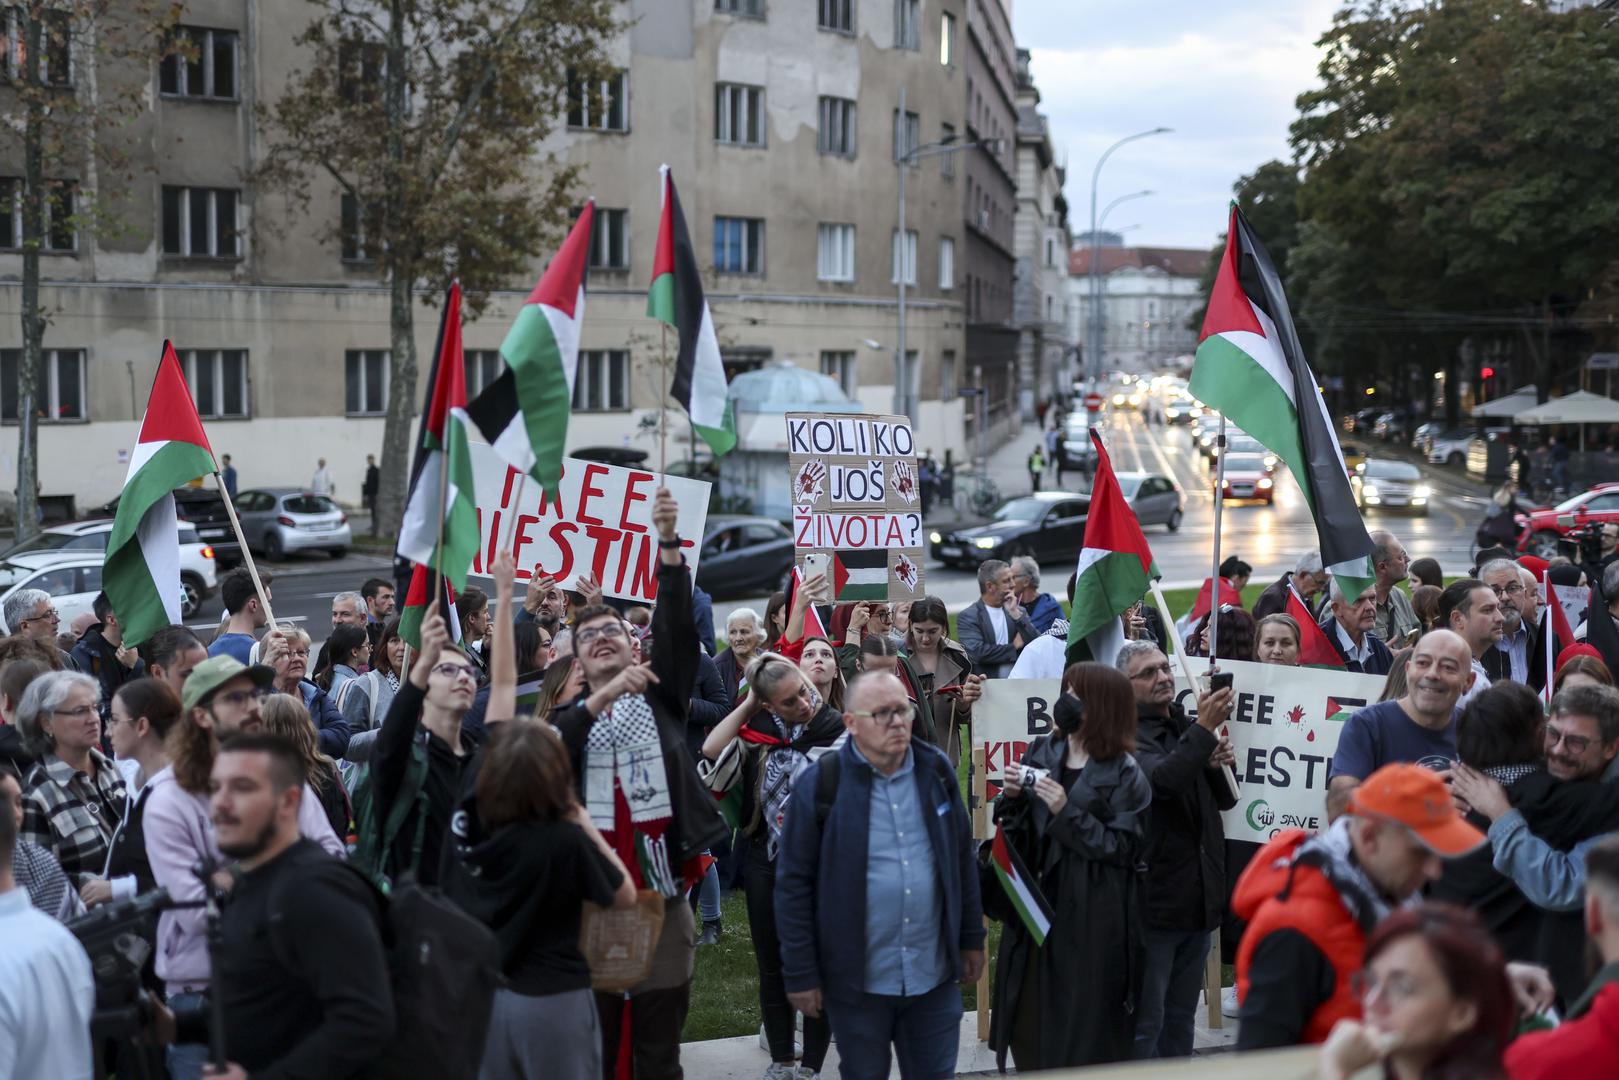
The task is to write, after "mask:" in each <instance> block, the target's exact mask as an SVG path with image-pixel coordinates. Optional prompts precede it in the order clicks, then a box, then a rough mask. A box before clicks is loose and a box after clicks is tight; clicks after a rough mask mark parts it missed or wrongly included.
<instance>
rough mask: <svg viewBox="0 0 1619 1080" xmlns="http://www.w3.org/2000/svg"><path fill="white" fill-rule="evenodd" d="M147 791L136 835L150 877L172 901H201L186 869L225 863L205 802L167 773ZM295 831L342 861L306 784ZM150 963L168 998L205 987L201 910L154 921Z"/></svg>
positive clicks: (204, 929) (205, 926) (338, 841)
mask: <svg viewBox="0 0 1619 1080" xmlns="http://www.w3.org/2000/svg"><path fill="white" fill-rule="evenodd" d="M150 786H151V789H152V793H151V794H150V795H148V796H147V797H146V811H145V816H144V817H143V818H142V829H143V831H144V833H145V836H146V858H147V860H148V861H149V862H151V864H152V876H153V877H154V878H156V879H157V884H158V886H159V887H160V888H164V889H167V890H169V896H170V897H172V898H173V899H175V900H181V901H187V900H201V899H202V898H203V895H202V883H201V882H199V881H198V880H197V878H196V876H195V875H194V874H192V872H191V868H192V867H193V866H195V865H196V864H197V862H198V861H199V860H201V859H202V858H203V857H204V856H207V857H208V858H211V859H213V860H214V861H215V862H217V863H221V864H223V863H224V862H225V861H226V860H225V857H224V856H223V855H221V854H220V853H219V843H218V841H217V840H216V839H215V838H214V825H213V820H212V818H211V817H210V816H209V811H208V796H206V795H193V794H192V793H191V792H189V791H187V790H185V789H184V788H182V787H181V786H180V785H179V783H177V782H176V781H175V779H174V770H173V769H172V768H169V769H164V770H163V771H162V772H160V773H158V774H157V775H156V776H154V777H152V779H151V781H150ZM298 829H299V831H300V832H301V833H303V835H304V836H306V837H308V838H309V839H311V840H313V841H315V842H316V843H317V844H319V845H320V846H321V847H322V848H324V849H326V851H328V852H330V853H331V854H332V855H335V856H337V857H338V858H343V857H344V855H345V851H344V847H343V841H342V840H341V839H340V838H339V837H338V836H337V834H336V833H334V832H332V826H331V824H330V823H329V822H328V821H327V820H326V813H325V811H323V810H322V809H321V805H320V800H319V799H318V798H316V796H315V793H314V792H313V791H311V790H310V788H309V785H308V784H305V785H304V797H303V800H302V801H301V802H300V803H299V804H298ZM155 963H156V967H157V977H158V978H160V979H162V980H164V983H165V989H166V990H167V991H168V993H169V994H171V995H172V994H178V993H186V992H194V991H198V990H202V989H204V988H205V987H207V985H208V921H207V917H206V916H205V915H204V914H203V909H202V908H200V907H195V908H177V909H175V910H171V911H165V912H164V913H163V914H162V915H161V916H159V918H158V922H157V957H156V961H155Z"/></svg>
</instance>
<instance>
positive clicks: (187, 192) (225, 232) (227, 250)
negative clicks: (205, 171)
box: [163, 185, 241, 259]
mask: <svg viewBox="0 0 1619 1080" xmlns="http://www.w3.org/2000/svg"><path fill="white" fill-rule="evenodd" d="M236 203H237V197H236V192H234V191H230V190H227V189H225V188H186V187H169V186H168V185H164V188H163V254H165V255H194V256H203V257H207V258H213V259H235V258H238V257H240V255H241V248H240V243H241V241H240V229H239V228H238V227H237V222H236Z"/></svg>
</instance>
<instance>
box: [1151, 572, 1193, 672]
mask: <svg viewBox="0 0 1619 1080" xmlns="http://www.w3.org/2000/svg"><path fill="white" fill-rule="evenodd" d="M1152 600H1153V605H1154V606H1155V607H1157V608H1158V617H1159V618H1160V619H1162V620H1163V621H1164V628H1165V633H1167V634H1169V635H1170V637H1171V638H1173V639H1174V641H1175V648H1174V650H1173V652H1174V654H1175V659H1177V660H1179V661H1180V662H1181V673H1182V674H1183V675H1185V676H1186V685H1188V686H1190V687H1193V688H1194V689H1195V688H1196V687H1197V676H1195V675H1193V674H1192V662H1191V661H1190V660H1189V659H1187V657H1186V644H1185V643H1184V642H1182V641H1181V640H1180V635H1178V634H1176V633H1175V620H1174V619H1172V618H1170V615H1169V604H1168V602H1166V601H1165V600H1164V590H1163V589H1161V588H1159V587H1158V579H1157V578H1154V579H1153V580H1152Z"/></svg>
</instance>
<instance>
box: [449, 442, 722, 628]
mask: <svg viewBox="0 0 1619 1080" xmlns="http://www.w3.org/2000/svg"><path fill="white" fill-rule="evenodd" d="M471 450H472V468H473V475H474V476H475V477H476V482H477V495H478V529H479V533H480V536H481V537H482V540H481V542H480V544H479V545H478V555H477V557H476V558H475V559H474V560H473V562H472V572H473V573H474V574H483V573H485V569H484V567H486V566H487V565H488V564H489V562H490V561H491V560H492V559H493V558H494V556H495V552H496V550H497V545H499V544H501V543H504V542H505V541H506V538H507V537H508V536H509V537H510V538H511V545H512V558H513V560H514V561H516V563H517V578H518V580H519V581H527V580H528V579H529V578H531V577H534V576H537V575H539V574H550V575H551V576H552V577H554V578H556V579H557V584H558V585H560V586H561V587H562V588H564V589H571V588H573V587H574V584H575V583H576V582H577V581H578V580H579V575H580V574H584V573H589V574H591V575H592V576H593V577H595V579H596V580H597V581H599V582H601V586H602V592H603V593H604V594H605V595H607V596H615V597H621V598H623V599H625V600H633V601H635V602H637V603H642V604H650V603H652V601H653V599H654V598H655V597H656V596H657V593H658V581H657V565H658V534H657V530H656V529H655V528H653V526H652V496H653V495H654V493H656V492H657V490H658V487H659V485H660V484H661V485H662V486H664V487H667V488H668V489H669V493H670V494H671V495H673V496H674V497H675V501H676V502H677V503H679V504H680V516H679V521H678V526H677V528H678V529H679V532H680V546H681V548H682V550H683V551H684V553H685V556H686V563H687V564H688V565H689V566H690V567H691V569H692V573H693V574H694V575H695V574H696V572H697V556H698V553H699V551H700V550H701V548H702V539H703V528H704V526H705V525H706V524H707V522H708V489H709V485H708V484H706V483H704V482H703V481H701V480H692V479H689V478H687V477H684V476H659V475H658V474H657V473H655V472H652V471H650V470H647V469H626V468H622V467H620V466H617V465H603V464H601V463H600V462H595V461H580V460H579V459H578V458H563V459H562V490H561V492H560V494H559V495H558V497H557V498H556V499H553V500H548V499H546V498H545V493H544V492H543V491H541V490H540V485H539V484H538V483H535V482H534V481H533V480H532V479H530V480H529V481H528V482H526V483H523V482H520V481H521V479H522V474H521V473H519V472H518V471H517V470H516V469H513V468H511V467H510V466H509V465H507V464H506V461H505V459H503V458H501V457H500V456H499V455H498V454H496V453H495V452H494V451H493V450H491V449H490V448H489V447H488V446H485V445H483V444H482V443H476V444H474V445H473V446H472V447H471ZM519 488H521V492H519ZM513 515H516V520H515V521H513Z"/></svg>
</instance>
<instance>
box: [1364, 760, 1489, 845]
mask: <svg viewBox="0 0 1619 1080" xmlns="http://www.w3.org/2000/svg"><path fill="white" fill-rule="evenodd" d="M1349 812H1350V813H1351V814H1356V815H1359V816H1362V817H1379V818H1384V819H1385V820H1388V821H1395V822H1398V823H1399V824H1401V825H1404V826H1405V827H1406V828H1408V829H1410V830H1411V831H1412V832H1413V833H1415V834H1416V837H1417V839H1418V840H1421V841H1422V842H1423V843H1424V844H1425V845H1427V847H1428V849H1429V850H1430V851H1432V852H1433V853H1434V854H1436V855H1442V856H1444V857H1445V858H1455V857H1456V856H1458V855H1466V854H1467V853H1468V852H1470V851H1474V850H1476V849H1477V848H1478V847H1479V846H1481V845H1482V844H1483V843H1484V841H1485V837H1484V834H1483V833H1481V832H1479V831H1478V830H1477V829H1475V828H1473V826H1471V825H1469V824H1468V823H1467V821H1466V819H1464V818H1463V817H1462V816H1461V815H1460V814H1458V813H1457V812H1456V804H1455V803H1453V802H1451V799H1450V788H1448V787H1446V786H1445V782H1444V781H1443V780H1441V779H1439V774H1438V773H1436V772H1434V771H1433V770H1432V769H1428V768H1424V767H1423V766H1421V765H1406V764H1400V765H1385V766H1383V767H1382V768H1381V769H1378V770H1377V771H1376V772H1374V773H1372V775H1370V776H1368V777H1367V778H1366V779H1365V780H1364V781H1363V782H1362V783H1361V785H1360V786H1359V787H1357V788H1356V789H1355V790H1354V792H1353V794H1351V795H1350V798H1349Z"/></svg>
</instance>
